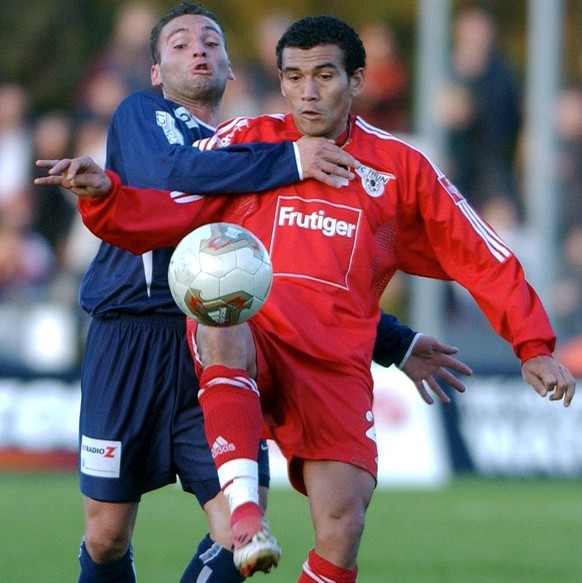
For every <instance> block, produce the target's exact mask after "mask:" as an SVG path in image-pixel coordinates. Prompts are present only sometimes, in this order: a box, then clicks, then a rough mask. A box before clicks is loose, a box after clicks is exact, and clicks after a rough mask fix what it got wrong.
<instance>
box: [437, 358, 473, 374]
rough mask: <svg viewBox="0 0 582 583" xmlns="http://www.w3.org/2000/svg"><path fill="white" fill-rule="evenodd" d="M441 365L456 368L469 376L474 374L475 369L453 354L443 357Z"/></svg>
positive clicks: (455, 369)
mask: <svg viewBox="0 0 582 583" xmlns="http://www.w3.org/2000/svg"><path fill="white" fill-rule="evenodd" d="M441 366H442V367H446V368H448V369H451V370H454V371H456V372H458V373H460V374H463V375H465V376H467V377H470V376H471V375H472V374H473V371H472V370H471V369H470V368H469V367H468V366H467V365H466V364H465V363H464V362H461V361H460V360H458V359H456V358H454V357H452V356H445V357H443V362H442V364H441Z"/></svg>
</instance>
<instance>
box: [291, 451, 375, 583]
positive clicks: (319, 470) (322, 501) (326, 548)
mask: <svg viewBox="0 0 582 583" xmlns="http://www.w3.org/2000/svg"><path fill="white" fill-rule="evenodd" d="M303 479H304V482H305V487H306V490H307V495H308V498H309V508H310V511H311V518H312V522H313V526H314V529H315V547H314V548H313V549H312V550H311V552H310V553H309V557H308V560H307V561H306V563H305V564H304V566H303V572H302V574H301V576H300V577H299V579H298V583H313V582H314V581H324V580H326V581H327V580H332V581H336V582H337V583H354V582H355V581H356V575H357V564H356V563H357V556H358V549H359V545H360V540H361V537H362V533H363V531H364V520H365V514H366V509H367V507H368V505H369V503H370V500H371V498H372V494H373V491H374V487H375V484H376V481H375V479H374V478H373V477H372V475H370V474H369V473H368V472H366V471H365V470H363V469H361V468H358V467H356V466H353V465H350V464H346V463H343V462H336V461H310V460H306V461H305V462H304V464H303Z"/></svg>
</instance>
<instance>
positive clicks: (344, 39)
mask: <svg viewBox="0 0 582 583" xmlns="http://www.w3.org/2000/svg"><path fill="white" fill-rule="evenodd" d="M320 45H337V46H338V47H339V48H340V49H342V51H343V53H344V67H345V69H346V73H347V74H348V77H352V76H353V74H354V73H355V71H356V70H357V69H360V68H363V67H365V66H366V50H365V49H364V44H363V43H362V40H361V39H360V37H359V35H358V33H357V32H356V31H355V30H354V29H353V28H352V27H351V26H350V25H349V24H348V23H347V22H344V21H343V20H341V19H339V18H336V17H335V16H307V17H306V18H302V19H301V20H298V21H296V22H294V23H293V24H292V25H291V26H290V27H289V28H288V29H287V30H286V31H285V32H284V33H283V36H282V37H281V38H280V39H279V42H278V43H277V67H278V68H279V70H280V69H281V67H282V62H283V49H285V48H289V47H291V48H297V49H303V50H307V49H312V48H314V47H317V46H320Z"/></svg>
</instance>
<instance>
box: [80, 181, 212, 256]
mask: <svg viewBox="0 0 582 583" xmlns="http://www.w3.org/2000/svg"><path fill="white" fill-rule="evenodd" d="M107 175H108V176H109V178H110V179H111V182H112V186H111V189H110V190H109V192H108V193H107V194H106V195H104V196H100V197H96V198H84V199H79V201H78V208H79V212H80V213H81V217H82V219H83V223H84V224H85V225H86V226H87V228H88V229H89V230H90V231H91V232H92V233H93V234H94V235H95V236H97V237H99V238H100V239H101V240H103V241H106V242H107V243H109V244H111V245H114V246H116V247H120V248H122V249H126V250H127V251H130V252H132V253H135V254H141V253H144V252H146V251H149V250H151V249H157V248H160V247H172V246H175V245H176V244H177V243H178V241H179V240H180V239H181V238H182V236H183V235H185V234H186V233H188V232H189V231H190V230H192V229H193V228H194V227H195V226H198V225H197V223H196V221H195V220H194V219H193V217H194V218H195V217H196V216H197V213H196V212H195V210H196V209H194V208H191V209H190V210H191V212H190V213H189V214H187V213H180V212H179V209H177V208H176V204H175V203H174V202H173V200H172V198H171V193H169V192H167V191H158V190H152V189H143V188H133V187H131V186H126V185H123V184H122V183H121V180H120V178H119V176H118V175H117V174H116V173H114V172H111V171H107ZM196 208H199V207H196ZM201 218H202V220H203V219H204V217H202V215H201Z"/></svg>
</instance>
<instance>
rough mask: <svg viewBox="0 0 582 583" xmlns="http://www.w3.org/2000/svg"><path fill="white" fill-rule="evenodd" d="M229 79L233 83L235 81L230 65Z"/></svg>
mask: <svg viewBox="0 0 582 583" xmlns="http://www.w3.org/2000/svg"><path fill="white" fill-rule="evenodd" d="M228 78H229V79H230V80H231V81H234V79H235V77H234V73H233V70H232V67H231V66H230V63H228Z"/></svg>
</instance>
